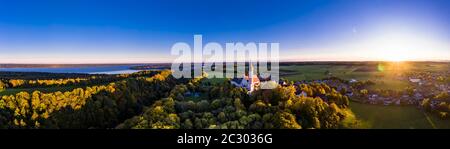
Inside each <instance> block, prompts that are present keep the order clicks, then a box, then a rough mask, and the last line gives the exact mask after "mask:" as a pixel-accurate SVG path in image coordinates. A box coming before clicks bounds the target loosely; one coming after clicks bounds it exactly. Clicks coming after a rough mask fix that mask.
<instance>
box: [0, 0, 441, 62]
mask: <svg viewBox="0 0 450 149" xmlns="http://www.w3.org/2000/svg"><path fill="white" fill-rule="evenodd" d="M449 26H450V1H448V0H370V1H369V0H330V1H325V0H311V1H301V0H295V1H289V0H287V1H280V0H273V1H270V0H262V1H257V0H242V1H234V0H228V1H221V0H217V1H214V2H211V0H204V1H195V0H193V1H185V0H161V1H156V0H155V1H152V0H147V1H137V0H123V1H118V0H107V1H106V0H105V1H103V0H95V1H92V0H86V1H83V0H64V1H61V0H54V1H49V0H40V1H35V0H29V1H26V0H14V1H10V0H0V53H1V54H0V63H122V62H170V61H171V60H172V59H173V57H171V56H170V48H171V46H172V45H173V44H174V43H176V42H180V41H183V42H192V40H193V35H194V34H202V35H203V39H204V42H208V41H216V42H219V43H222V44H224V43H225V42H237V41H240V42H279V43H280V49H281V51H280V55H281V60H282V61H283V60H285V61H289V60H299V61H302V60H407V59H408V60H409V59H411V60H449V59H450V49H449V47H450V46H449V43H450V27H449ZM390 52H392V53H390ZM386 55H391V56H386Z"/></svg>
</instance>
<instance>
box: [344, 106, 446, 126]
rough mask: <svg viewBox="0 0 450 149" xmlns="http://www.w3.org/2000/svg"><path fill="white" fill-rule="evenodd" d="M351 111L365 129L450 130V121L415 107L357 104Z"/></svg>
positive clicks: (351, 107)
mask: <svg viewBox="0 0 450 149" xmlns="http://www.w3.org/2000/svg"><path fill="white" fill-rule="evenodd" d="M350 109H351V110H352V111H353V113H354V114H355V115H356V117H357V118H358V119H359V120H361V121H362V122H363V123H364V124H365V127H367V128H373V129H450V121H446V120H440V119H439V118H438V117H436V116H435V115H432V114H428V113H425V112H423V111H421V110H420V109H418V108H417V107H414V106H383V105H370V104H362V103H357V102H351V103H350Z"/></svg>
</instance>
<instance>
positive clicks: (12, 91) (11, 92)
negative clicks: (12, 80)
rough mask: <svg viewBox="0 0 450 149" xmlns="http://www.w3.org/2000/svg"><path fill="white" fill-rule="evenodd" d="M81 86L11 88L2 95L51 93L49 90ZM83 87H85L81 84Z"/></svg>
mask: <svg viewBox="0 0 450 149" xmlns="http://www.w3.org/2000/svg"><path fill="white" fill-rule="evenodd" d="M79 87H80V86H62V87H40V88H9V89H6V90H3V91H0V96H3V95H14V94H17V93H19V92H28V93H32V92H33V91H36V90H37V91H41V92H44V93H49V92H57V91H61V92H65V91H71V90H73V89H75V88H79ZM81 88H83V87H82V86H81Z"/></svg>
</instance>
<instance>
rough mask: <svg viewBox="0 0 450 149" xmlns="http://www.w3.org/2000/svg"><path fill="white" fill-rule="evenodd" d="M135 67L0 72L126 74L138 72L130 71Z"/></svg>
mask: <svg viewBox="0 0 450 149" xmlns="http://www.w3.org/2000/svg"><path fill="white" fill-rule="evenodd" d="M132 66H136V65H114V66H85V67H57V68H49V67H41V68H0V71H12V72H49V73H87V74H128V73H134V72H138V71H140V70H132V69H130V67H132Z"/></svg>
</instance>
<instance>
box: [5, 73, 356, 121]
mask: <svg viewBox="0 0 450 149" xmlns="http://www.w3.org/2000/svg"><path fill="white" fill-rule="evenodd" d="M117 78H120V79H117ZM98 81H99V82H101V83H100V84H99V83H98ZM105 82H108V83H106V84H105ZM79 83H83V85H85V86H84V87H80V88H76V89H73V90H71V91H65V92H61V91H57V92H48V93H44V92H40V91H38V90H36V91H33V92H31V93H28V92H19V93H17V94H15V95H3V96H2V97H1V99H0V128H18V129H21V128H25V129H38V128H44V129H64V128H84V129H88V128H97V129H106V128H108V129H310V128H313V129H314V128H315V129H329V128H357V127H358V125H359V124H360V122H359V121H358V120H357V119H356V117H355V115H354V114H353V113H352V111H351V110H350V109H349V108H348V107H349V99H348V97H347V96H345V95H343V94H341V93H340V92H339V91H337V90H336V89H335V88H333V87H330V86H328V85H326V84H324V83H315V84H301V85H299V86H297V87H295V85H294V84H288V85H283V86H281V85H279V86H278V87H277V88H276V89H273V90H263V89H261V90H257V91H255V92H253V93H252V94H247V90H246V89H244V88H239V87H235V86H233V85H231V84H230V81H229V80H228V79H219V80H217V81H211V79H207V78H206V77H202V78H195V79H174V78H173V77H172V76H171V71H169V70H164V71H141V72H138V73H133V74H129V75H117V76H108V77H105V76H103V77H100V79H99V78H96V77H92V76H90V77H89V78H75V79H73V78H66V79H46V80H45V79H44V80H12V79H9V80H2V84H3V86H4V87H5V88H15V87H41V86H49V85H50V86H61V85H67V84H79ZM299 91H300V92H305V93H306V95H302V96H298V95H296V92H299Z"/></svg>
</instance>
